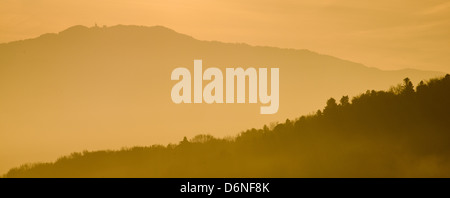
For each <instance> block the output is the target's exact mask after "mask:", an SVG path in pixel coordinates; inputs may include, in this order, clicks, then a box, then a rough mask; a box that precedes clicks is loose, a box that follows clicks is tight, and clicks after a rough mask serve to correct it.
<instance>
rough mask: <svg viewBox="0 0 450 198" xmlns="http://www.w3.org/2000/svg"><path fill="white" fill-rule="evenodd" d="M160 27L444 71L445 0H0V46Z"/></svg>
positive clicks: (448, 35) (448, 21) (449, 31)
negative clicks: (105, 29)
mask: <svg viewBox="0 0 450 198" xmlns="http://www.w3.org/2000/svg"><path fill="white" fill-rule="evenodd" d="M95 23H97V24H98V25H107V26H112V25H117V24H130V25H145V26H153V25H162V26H166V27H168V28H171V29H174V30H175V31H177V32H180V33H184V34H188V35H191V36H193V37H195V38H197V39H201V40H219V41H225V42H243V43H248V44H252V45H268V46H277V47H283V48H285V47H287V48H297V49H309V50H312V51H316V52H319V53H323V54H328V55H333V56H337V57H340V58H343V59H347V60H351V61H355V62H359V63H363V64H365V65H367V66H371V67H377V68H381V69H401V68H417V69H423V70H438V71H444V72H450V64H449V63H450V56H448V52H450V2H449V1H446V0H427V1H424V0H379V1H361V0H341V1H338V0H321V1H317V0H302V1H290V0H272V1H268V0H248V1H241V0H204V1H203V0H192V1H185V0H157V1H151V0H95V1H92V0H64V1H60V0H33V1H30V0H1V1H0V43H3V42H9V41H14V40H20V39H26V38H32V37H36V36H39V35H41V34H44V33H51V32H59V31H62V30H64V29H66V28H68V27H70V26H73V25H85V26H93V25H94V24H95Z"/></svg>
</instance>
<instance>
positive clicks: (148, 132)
mask: <svg viewBox="0 0 450 198" xmlns="http://www.w3.org/2000/svg"><path fill="white" fill-rule="evenodd" d="M194 59H202V60H203V68H208V67H218V68H220V69H224V68H225V67H243V68H246V67H256V68H258V67H278V68H280V107H279V111H278V113H277V114H274V115H260V114H259V107H260V104H213V105H207V104H190V105H176V104H174V103H173V102H172V101H171V98H170V91H171V88H172V86H173V85H174V84H175V82H174V81H171V80H170V74H171V72H172V70H173V69H174V68H176V67H187V68H189V69H191V71H192V69H193V60H194ZM412 67H413V66H412ZM222 71H223V70H222ZM441 75H443V74H442V73H440V72H430V71H419V70H413V69H405V70H397V71H382V70H379V69H376V68H369V67H366V66H364V65H362V64H358V63H354V62H350V61H346V60H342V59H339V58H335V57H332V56H327V55H322V54H318V53H315V52H311V51H308V50H296V49H281V48H275V47H262V46H250V45H247V44H239V43H222V42H216V41H200V40H197V39H194V38H192V37H190V36H187V35H183V34H180V33H177V32H175V31H173V30H170V29H168V28H165V27H161V26H155V27H142V26H124V25H118V26H113V27H90V28H88V27H84V26H74V27H71V28H69V29H67V30H64V31H62V32H60V33H57V34H44V35H42V36H40V37H38V38H34V39H27V40H22V41H15V42H10V43H3V44H0V93H1V97H0V137H1V138H0V139H1V140H0V141H1V142H0V160H1V161H2V163H1V165H0V170H4V171H6V169H7V168H10V167H12V166H16V165H19V164H23V163H24V162H34V161H42V160H43V161H46V160H51V159H54V158H56V157H57V156H61V155H63V154H64V153H69V152H71V151H74V150H83V149H88V150H99V149H108V148H111V149H118V148H121V147H122V146H135V145H149V144H156V143H164V144H166V143H169V142H175V141H178V138H179V137H180V136H187V137H192V136H194V135H196V134H199V133H212V134H213V135H214V136H218V137H224V136H230V135H235V133H236V132H237V131H240V130H243V129H247V128H256V127H261V126H262V125H264V124H267V123H271V122H276V121H284V120H285V119H286V118H291V119H292V118H294V117H296V116H298V115H302V114H307V113H310V112H312V111H314V110H315V109H318V108H320V107H321V106H322V102H323V101H324V100H326V99H327V98H328V97H330V96H333V97H338V96H340V95H349V96H353V95H356V94H358V93H361V92H363V91H365V90H366V89H375V90H383V89H387V88H389V86H390V85H392V84H395V83H397V82H398V79H403V78H405V77H409V78H410V79H411V80H412V81H414V82H419V81H420V80H422V79H428V78H431V77H437V76H441ZM204 84H206V83H204ZM0 172H3V171H0Z"/></svg>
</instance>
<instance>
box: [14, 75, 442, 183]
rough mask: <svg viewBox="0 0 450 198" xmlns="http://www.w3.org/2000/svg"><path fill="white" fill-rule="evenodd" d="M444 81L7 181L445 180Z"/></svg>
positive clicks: (84, 157) (76, 157)
mask: <svg viewBox="0 0 450 198" xmlns="http://www.w3.org/2000/svg"><path fill="white" fill-rule="evenodd" d="M449 112H450V75H446V76H445V77H444V78H441V79H432V80H430V81H428V82H427V83H423V82H421V83H420V84H419V86H417V88H416V89H414V86H413V84H412V83H411V81H409V79H405V80H404V82H403V83H402V84H400V85H398V86H396V87H393V88H392V89H391V91H373V90H372V91H367V92H366V93H364V94H361V95H358V96H356V97H354V98H353V99H352V100H351V101H350V100H349V98H348V97H347V96H343V97H342V98H341V99H340V100H339V102H336V100H335V99H333V98H331V99H329V100H328V101H327V105H326V107H325V108H324V109H323V111H317V113H315V114H313V115H308V116H302V117H300V118H299V119H296V120H295V121H290V120H286V122H285V123H282V124H278V125H276V126H274V127H273V128H272V129H269V128H268V127H266V126H265V127H264V128H262V129H250V130H247V131H245V132H242V133H241V134H240V135H238V136H237V137H236V138H234V139H230V138H228V139H221V138H214V137H213V136H211V135H198V136H196V137H194V138H192V139H191V140H187V139H186V138H184V139H183V141H181V142H180V143H179V144H170V145H168V146H161V145H153V146H150V147H133V148H129V149H122V150H120V151H96V152H83V153H73V154H72V155H70V156H65V157H62V158H59V159H58V160H57V161H56V162H54V163H38V164H32V165H24V166H21V167H20V168H14V169H11V170H10V171H9V172H8V173H7V174H6V175H5V176H6V177H449V176H450V130H449V129H450V114H449ZM174 124H176V121H175V120H174Z"/></svg>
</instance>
